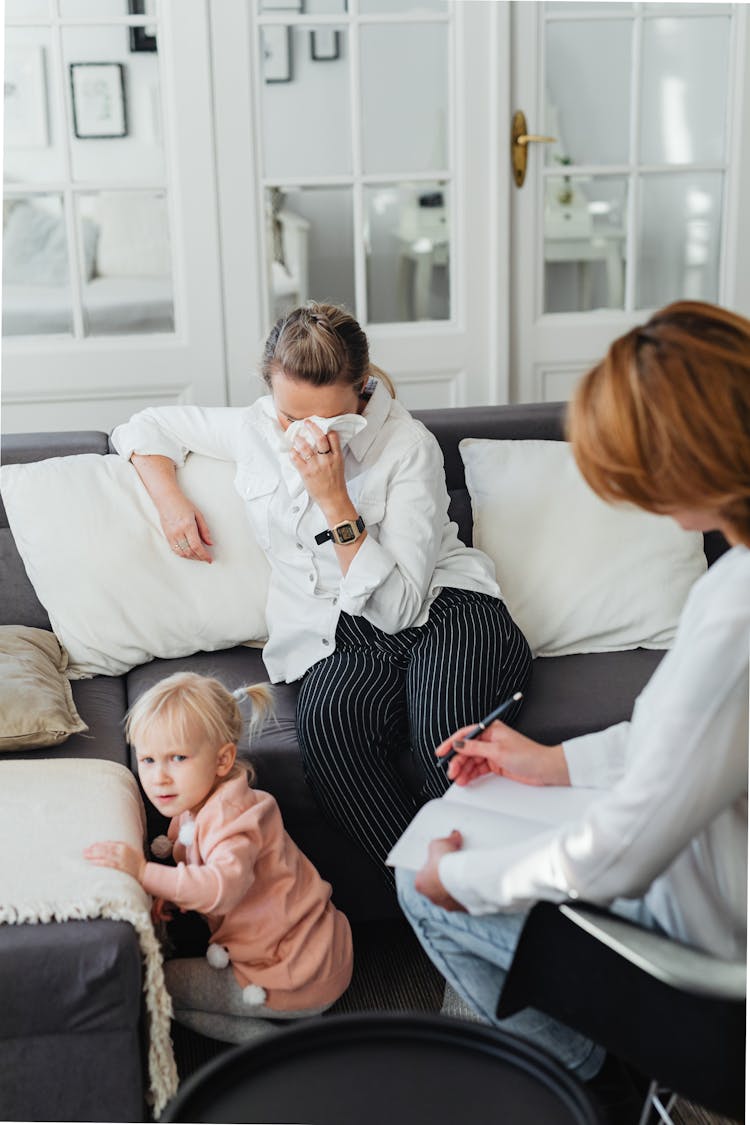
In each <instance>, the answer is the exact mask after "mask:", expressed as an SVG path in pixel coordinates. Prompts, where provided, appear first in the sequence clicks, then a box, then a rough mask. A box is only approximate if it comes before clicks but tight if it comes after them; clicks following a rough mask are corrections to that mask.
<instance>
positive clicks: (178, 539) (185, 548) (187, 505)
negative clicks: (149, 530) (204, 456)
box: [158, 492, 213, 563]
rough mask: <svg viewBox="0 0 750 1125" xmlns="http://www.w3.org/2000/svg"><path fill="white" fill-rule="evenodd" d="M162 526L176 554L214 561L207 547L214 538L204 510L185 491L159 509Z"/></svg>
mask: <svg viewBox="0 0 750 1125" xmlns="http://www.w3.org/2000/svg"><path fill="white" fill-rule="evenodd" d="M158 511H159V520H160V522H161V528H162V531H163V532H164V534H165V535H166V537H167V542H168V543H169V545H170V547H171V548H172V550H173V551H174V553H175V554H176V555H179V556H180V557H181V558H183V559H195V560H196V562H207V563H210V562H213V559H212V558H211V553H210V551H208V550H207V547H211V546H213V539H212V538H211V533H210V531H209V530H208V524H207V523H206V521H205V519H204V518H203V514H202V512H200V511H199V509H198V508H196V506H195V505H194V504H192V503H191V502H190V500H188V498H187V496H185V495H184V493H182V492H181V493H180V494H179V496H175V497H174V499H170V500H169V502H168V503H167V504H165V505H163V506H162V507H160V508H159V509H158Z"/></svg>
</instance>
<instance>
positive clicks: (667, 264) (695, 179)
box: [636, 172, 724, 309]
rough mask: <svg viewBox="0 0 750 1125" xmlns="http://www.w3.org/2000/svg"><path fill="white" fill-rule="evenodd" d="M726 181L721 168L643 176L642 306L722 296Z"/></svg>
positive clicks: (639, 287) (639, 286)
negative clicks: (677, 299)
mask: <svg viewBox="0 0 750 1125" xmlns="http://www.w3.org/2000/svg"><path fill="white" fill-rule="evenodd" d="M723 185H724V176H723V174H722V173H721V172H688V173H682V172H680V173H675V174H671V175H653V176H643V177H642V178H641V180H640V186H639V196H640V201H641V205H640V221H639V225H638V250H637V253H638V258H637V272H636V278H637V288H636V307H637V308H646V309H649V308H657V307H658V306H659V305H664V304H667V303H668V302H669V301H673V300H675V299H676V298H678V297H686V298H693V299H694V300H702V301H716V300H717V299H718V293H719V249H720V240H721V223H722V192H723Z"/></svg>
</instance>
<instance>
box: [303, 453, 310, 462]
mask: <svg viewBox="0 0 750 1125" xmlns="http://www.w3.org/2000/svg"><path fill="white" fill-rule="evenodd" d="M302 460H303V461H305V462H307V461H312V455H311V456H310V457H303V458H302Z"/></svg>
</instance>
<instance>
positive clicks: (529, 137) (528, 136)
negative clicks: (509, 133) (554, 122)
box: [516, 133, 557, 145]
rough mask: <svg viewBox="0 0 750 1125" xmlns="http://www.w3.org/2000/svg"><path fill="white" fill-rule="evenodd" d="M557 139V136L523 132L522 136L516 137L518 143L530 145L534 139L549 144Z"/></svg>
mask: <svg viewBox="0 0 750 1125" xmlns="http://www.w3.org/2000/svg"><path fill="white" fill-rule="evenodd" d="M556 140H557V137H538V136H537V135H536V133H522V134H521V136H520V137H517V138H516V144H517V145H528V144H531V142H532V141H536V142H538V143H539V144H549V143H550V141H556Z"/></svg>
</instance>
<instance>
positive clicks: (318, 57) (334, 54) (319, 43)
mask: <svg viewBox="0 0 750 1125" xmlns="http://www.w3.org/2000/svg"><path fill="white" fill-rule="evenodd" d="M339 38H340V33H339V32H338V31H336V30H335V28H333V27H316V28H315V30H314V31H311V32H310V58H312V59H314V60H315V62H332V61H333V59H337V58H338V57H339V53H340V45H339Z"/></svg>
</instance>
